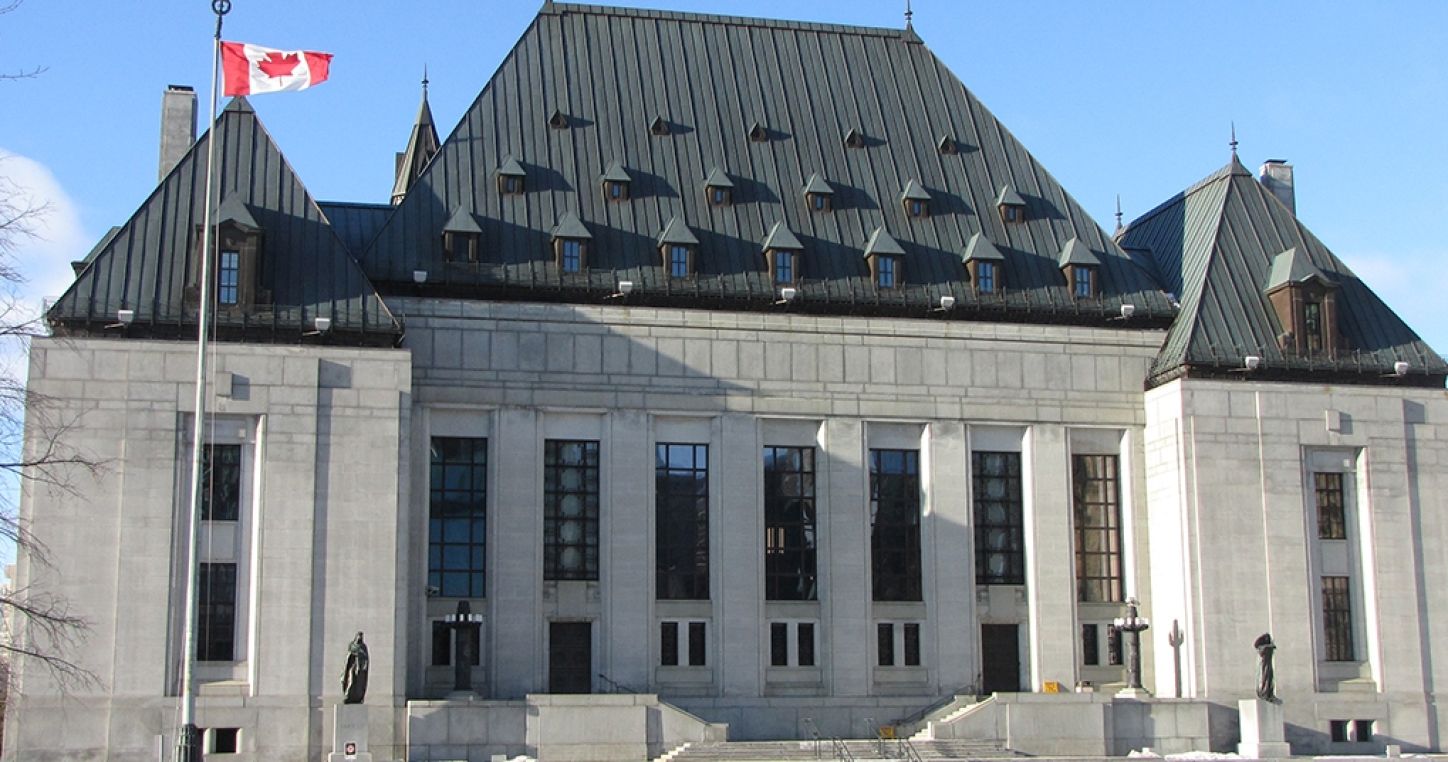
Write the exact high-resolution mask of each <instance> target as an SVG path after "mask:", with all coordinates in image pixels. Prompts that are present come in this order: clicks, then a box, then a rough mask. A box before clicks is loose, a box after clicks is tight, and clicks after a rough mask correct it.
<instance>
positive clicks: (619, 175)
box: [601, 162, 633, 202]
mask: <svg viewBox="0 0 1448 762" xmlns="http://www.w3.org/2000/svg"><path fill="white" fill-rule="evenodd" d="M601 180H602V181H603V198H604V199H605V200H607V201H615V202H618V201H627V200H628V199H629V183H630V182H632V180H633V178H632V177H630V176H629V174H628V172H626V171H624V168H623V165H622V164H620V163H619V162H614V163H612V164H610V165H608V169H607V170H606V171H605V172H604V173H603V177H602V178H601Z"/></svg>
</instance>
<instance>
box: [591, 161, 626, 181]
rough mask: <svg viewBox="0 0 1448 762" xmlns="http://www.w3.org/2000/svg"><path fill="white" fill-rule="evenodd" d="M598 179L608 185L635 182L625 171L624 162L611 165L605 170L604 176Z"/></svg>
mask: <svg viewBox="0 0 1448 762" xmlns="http://www.w3.org/2000/svg"><path fill="white" fill-rule="evenodd" d="M598 179H600V180H602V181H603V182H606V183H628V182H633V178H632V177H630V176H629V173H628V172H626V171H624V168H623V162H620V161H615V162H612V163H610V164H609V165H608V168H607V169H605V170H603V175H601V176H600V177H599V178H598Z"/></svg>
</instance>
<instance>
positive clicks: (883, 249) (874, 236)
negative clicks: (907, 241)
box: [865, 228, 905, 257]
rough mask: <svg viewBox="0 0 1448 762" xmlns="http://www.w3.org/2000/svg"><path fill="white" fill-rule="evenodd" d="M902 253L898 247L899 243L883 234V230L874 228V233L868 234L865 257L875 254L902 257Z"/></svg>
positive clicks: (885, 233) (903, 251)
mask: <svg viewBox="0 0 1448 762" xmlns="http://www.w3.org/2000/svg"><path fill="white" fill-rule="evenodd" d="M904 253H905V250H904V249H903V248H901V247H900V242H899V241H896V240H895V239H894V237H892V236H891V235H890V234H889V233H887V232H885V229H884V228H875V232H873V233H871V234H870V240H869V241H866V242H865V256H867V257H871V256H874V255H876V254H896V255H902V254H904Z"/></svg>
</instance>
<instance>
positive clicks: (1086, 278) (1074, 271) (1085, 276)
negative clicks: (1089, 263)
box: [1071, 265, 1096, 299]
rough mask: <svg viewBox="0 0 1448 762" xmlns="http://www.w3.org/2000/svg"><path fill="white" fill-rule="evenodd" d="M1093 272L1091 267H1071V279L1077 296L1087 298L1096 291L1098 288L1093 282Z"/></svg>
mask: <svg viewBox="0 0 1448 762" xmlns="http://www.w3.org/2000/svg"><path fill="white" fill-rule="evenodd" d="M1093 274H1094V273H1093V272H1092V270H1091V268H1089V267H1082V266H1080V265H1077V266H1076V267H1073V268H1071V281H1072V286H1073V287H1074V289H1075V294H1076V296H1078V297H1080V298H1083V299H1085V298H1088V297H1090V296H1092V295H1094V294H1095V293H1096V289H1095V287H1094V286H1093V285H1092V283H1091V277H1092V275H1093Z"/></svg>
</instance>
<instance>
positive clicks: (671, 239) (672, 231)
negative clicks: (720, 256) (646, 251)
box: [659, 217, 699, 246]
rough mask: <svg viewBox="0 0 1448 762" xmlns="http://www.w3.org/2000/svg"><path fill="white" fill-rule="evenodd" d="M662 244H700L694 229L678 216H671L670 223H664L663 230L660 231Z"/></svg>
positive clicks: (660, 243) (660, 242)
mask: <svg viewBox="0 0 1448 762" xmlns="http://www.w3.org/2000/svg"><path fill="white" fill-rule="evenodd" d="M659 245H660V246H698V245H699V239H698V237H697V236H695V235H694V231H692V230H690V229H689V226H688V225H685V224H684V221H683V220H681V219H679V218H678V217H671V218H669V222H668V224H666V225H664V229H663V232H661V233H659Z"/></svg>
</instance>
